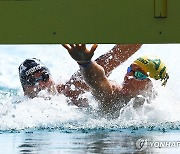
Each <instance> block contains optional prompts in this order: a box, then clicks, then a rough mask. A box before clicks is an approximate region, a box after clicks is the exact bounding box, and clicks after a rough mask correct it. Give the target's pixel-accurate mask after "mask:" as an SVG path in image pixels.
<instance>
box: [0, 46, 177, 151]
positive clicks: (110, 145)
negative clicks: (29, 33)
mask: <svg viewBox="0 0 180 154" xmlns="http://www.w3.org/2000/svg"><path fill="white" fill-rule="evenodd" d="M113 46H114V45H99V47H98V49H97V51H96V52H95V55H94V57H93V59H95V58H97V57H98V56H100V55H102V54H103V53H106V52H107V51H109V50H110V49H111V48H112V47H113ZM88 47H90V45H89V46H88ZM179 49H180V45H177V44H173V45H172V44H167V45H158V44H157V45H143V46H142V47H141V49H140V50H139V51H138V52H137V53H135V54H134V55H133V56H132V57H131V58H129V59H128V60H127V61H126V62H125V63H123V64H122V65H121V66H119V67H118V68H117V69H115V70H114V71H113V73H112V74H111V75H110V77H109V79H111V80H115V81H116V82H117V83H118V84H121V83H122V81H123V77H124V74H125V73H126V70H127V67H128V66H129V65H130V64H131V62H132V61H133V60H135V59H136V58H137V57H139V56H141V55H146V54H148V55H149V54H152V55H157V56H159V57H161V58H162V59H163V60H164V61H165V63H166V64H167V66H168V72H169V74H170V79H169V81H168V83H167V86H166V87H161V86H160V83H159V82H156V81H153V83H154V87H155V88H156V90H157V91H158V97H157V98H156V99H155V100H154V101H153V102H152V103H151V104H148V103H145V104H144V106H143V107H142V108H141V109H138V110H135V109H134V108H133V107H132V104H131V102H130V103H129V105H128V106H126V107H125V108H124V109H123V112H122V111H120V114H119V117H118V118H117V119H114V120H109V119H108V120H107V119H105V118H104V117H99V116H97V114H96V113H95V112H92V111H90V110H89V109H79V108H77V107H76V106H72V105H71V106H70V105H67V98H66V97H65V96H63V95H57V96H53V97H52V96H50V97H51V99H50V100H45V99H43V98H35V99H28V98H26V97H24V96H23V91H22V88H21V85H20V81H19V76H18V67H19V65H20V64H21V63H22V62H23V61H24V60H25V59H26V58H33V57H36V58H39V59H41V61H42V62H43V63H45V64H46V65H47V66H48V68H49V69H50V71H51V73H52V76H53V78H54V80H55V82H56V83H57V84H58V83H65V82H66V81H67V80H68V79H69V78H70V77H71V75H72V74H73V73H74V72H76V71H77V70H78V65H77V64H76V62H75V61H74V60H73V59H72V58H71V57H70V56H69V55H68V53H67V51H66V50H65V49H64V48H63V47H61V45H28V46H27V45H11V46H6V45H1V46H0V66H1V68H0V133H1V134H0V151H2V152H3V153H119V152H123V153H124V152H126V153H129V152H133V151H138V149H137V147H136V142H137V140H138V139H139V138H147V139H149V140H153V141H156V140H157V141H159V140H165V141H169V140H170V141H174V140H175V141H180V138H178V135H179V133H180V132H179V129H180V122H179V121H180V112H179V111H180V95H179V93H180V89H179V85H180V80H179V75H180V72H179V68H178V67H179V64H180V62H179V57H180V53H179ZM42 95H45V93H43V92H42ZM84 97H87V98H88V100H89V102H90V103H91V105H92V108H96V106H97V105H96V104H97V102H96V101H95V100H94V99H93V97H92V96H91V94H90V93H86V94H85V95H84ZM93 111H95V110H93ZM6 147H7V148H6ZM179 149H180V148H161V149H159V148H149V149H148V148H147V149H146V151H148V152H168V151H170V150H171V151H173V152H176V151H177V150H179Z"/></svg>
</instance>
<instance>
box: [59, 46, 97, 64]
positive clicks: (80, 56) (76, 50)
mask: <svg viewBox="0 0 180 154" xmlns="http://www.w3.org/2000/svg"><path fill="white" fill-rule="evenodd" d="M62 46H63V47H64V48H66V49H67V50H68V52H69V54H70V55H71V57H72V58H73V59H74V60H75V61H77V62H78V63H79V64H83V63H87V62H89V61H91V58H92V57H93V55H94V51H95V50H96V48H97V46H98V45H97V44H94V45H93V46H92V47H91V49H90V50H88V49H87V48H86V45H85V44H64V45H62Z"/></svg>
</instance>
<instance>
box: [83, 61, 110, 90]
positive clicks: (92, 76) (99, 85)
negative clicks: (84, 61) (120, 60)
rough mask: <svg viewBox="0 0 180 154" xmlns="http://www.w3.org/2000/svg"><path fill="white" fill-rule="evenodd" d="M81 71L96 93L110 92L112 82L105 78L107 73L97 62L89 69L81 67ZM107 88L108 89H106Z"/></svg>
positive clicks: (92, 63)
mask: <svg viewBox="0 0 180 154" xmlns="http://www.w3.org/2000/svg"><path fill="white" fill-rule="evenodd" d="M80 71H81V73H82V75H83V77H84V80H85V81H86V83H87V84H88V85H89V86H90V87H91V88H92V89H94V90H95V91H100V92H101V91H106V90H107V91H109V89H108V88H110V87H111V86H110V82H109V81H108V79H107V77H106V76H105V72H104V69H103V67H102V66H100V65H98V64H97V63H96V62H91V64H90V65H89V66H88V67H85V68H84V67H80ZM105 87H106V88H105Z"/></svg>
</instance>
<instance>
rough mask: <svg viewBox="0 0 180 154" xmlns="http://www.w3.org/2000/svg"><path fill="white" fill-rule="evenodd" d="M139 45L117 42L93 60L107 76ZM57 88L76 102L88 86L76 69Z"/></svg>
mask: <svg viewBox="0 0 180 154" xmlns="http://www.w3.org/2000/svg"><path fill="white" fill-rule="evenodd" d="M141 46H142V45H141V44H117V45H115V46H114V47H113V48H112V49H111V50H110V51H109V52H107V53H106V54H104V55H102V56H100V57H99V58H97V59H96V60H95V61H96V62H97V63H98V64H99V65H101V66H102V67H103V68H104V71H105V74H106V76H108V75H109V74H110V73H111V72H112V70H113V69H115V68H116V67H118V66H119V65H120V64H121V63H123V62H124V61H126V60H127V59H128V58H129V57H130V56H131V55H133V54H134V53H135V52H136V51H137V50H139V48H140V47H141ZM71 85H73V86H74V87H75V88H74V89H75V90H72V89H71ZM57 90H58V92H59V93H63V94H64V95H65V96H66V97H68V98H69V99H70V100H71V101H73V102H77V100H78V97H79V96H80V95H81V94H83V93H84V92H85V91H86V90H89V86H88V85H87V84H86V83H85V82H84V79H83V77H82V75H81V73H80V71H77V72H76V73H74V74H73V75H72V76H71V78H70V80H69V81H68V82H66V83H65V84H64V85H63V84H61V85H58V86H57ZM75 104H77V103H75Z"/></svg>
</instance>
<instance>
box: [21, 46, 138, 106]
mask: <svg viewBox="0 0 180 154" xmlns="http://www.w3.org/2000/svg"><path fill="white" fill-rule="evenodd" d="M140 47H141V44H130V45H128V44H118V45H115V46H114V47H113V49H112V50H110V51H109V52H107V53H106V54H104V55H102V56H100V57H99V58H98V59H96V62H97V63H98V64H99V65H101V66H103V67H104V70H105V74H106V75H107V76H108V75H110V73H111V72H112V70H113V69H114V68H116V67H117V66H119V65H120V64H121V63H122V62H124V61H126V60H127V59H128V58H129V57H130V56H131V55H132V54H134V53H135V52H136V51H137V50H138V49H139V48H140ZM110 57H111V58H110ZM115 57H116V58H115ZM19 78H20V82H21V85H22V88H23V91H24V95H25V96H28V97H29V98H34V97H37V96H38V94H39V92H40V91H42V90H44V89H47V91H48V92H49V93H50V94H53V95H54V94H57V93H62V94H64V95H65V96H66V97H68V98H69V100H70V101H71V102H73V103H74V104H75V105H77V106H87V105H88V104H87V101H86V100H84V99H81V98H80V97H79V96H80V95H81V94H83V93H84V92H85V91H89V86H88V85H87V84H86V83H85V82H84V80H83V78H82V75H81V73H80V72H79V71H77V72H76V73H75V74H74V75H72V77H71V79H70V80H69V81H68V82H66V83H65V84H58V85H56V84H55V83H54V80H53V78H52V75H51V73H50V71H49V69H48V68H47V67H46V66H45V65H44V64H43V63H42V62H41V61H40V60H39V59H36V58H31V59H26V60H25V61H24V62H23V63H22V64H21V65H20V66H19ZM71 85H74V86H75V90H72V89H71Z"/></svg>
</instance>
